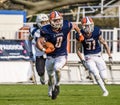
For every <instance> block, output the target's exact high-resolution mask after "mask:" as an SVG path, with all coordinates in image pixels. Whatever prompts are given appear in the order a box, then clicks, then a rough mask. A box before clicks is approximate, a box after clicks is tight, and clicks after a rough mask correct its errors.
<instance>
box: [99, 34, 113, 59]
mask: <svg viewBox="0 0 120 105" xmlns="http://www.w3.org/2000/svg"><path fill="white" fill-rule="evenodd" d="M99 41H100V42H101V43H102V44H103V45H104V47H105V49H106V52H107V54H108V56H109V57H112V56H111V53H110V49H109V47H108V44H107V42H106V41H105V40H104V38H103V37H102V35H100V36H99Z"/></svg>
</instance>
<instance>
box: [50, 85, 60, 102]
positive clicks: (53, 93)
mask: <svg viewBox="0 0 120 105" xmlns="http://www.w3.org/2000/svg"><path fill="white" fill-rule="evenodd" d="M59 89H60V88H59V86H55V88H54V90H53V91H52V99H53V100H54V99H56V98H57V96H58V94H59V92H60V90H59Z"/></svg>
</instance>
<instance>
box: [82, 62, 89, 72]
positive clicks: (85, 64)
mask: <svg viewBox="0 0 120 105" xmlns="http://www.w3.org/2000/svg"><path fill="white" fill-rule="evenodd" d="M81 63H82V64H83V66H84V67H85V69H87V70H88V66H87V62H86V61H85V60H81Z"/></svg>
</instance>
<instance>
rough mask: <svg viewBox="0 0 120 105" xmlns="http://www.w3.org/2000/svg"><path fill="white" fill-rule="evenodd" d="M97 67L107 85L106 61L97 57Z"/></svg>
mask: <svg viewBox="0 0 120 105" xmlns="http://www.w3.org/2000/svg"><path fill="white" fill-rule="evenodd" d="M95 59H96V62H97V63H96V65H97V67H98V70H99V73H100V76H101V78H102V79H103V81H104V83H105V84H107V81H108V79H107V78H108V77H107V66H106V64H105V61H104V60H103V58H102V57H96V58H95Z"/></svg>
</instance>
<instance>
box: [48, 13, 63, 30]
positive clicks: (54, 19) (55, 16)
mask: <svg viewBox="0 0 120 105" xmlns="http://www.w3.org/2000/svg"><path fill="white" fill-rule="evenodd" d="M49 20H50V24H51V26H52V27H53V28H55V29H59V28H62V26H63V17H62V15H61V13H59V12H57V11H53V12H51V13H50V15H49Z"/></svg>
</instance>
